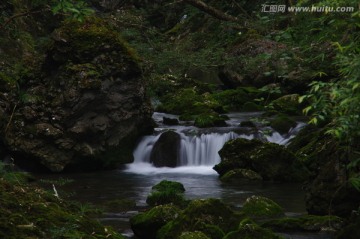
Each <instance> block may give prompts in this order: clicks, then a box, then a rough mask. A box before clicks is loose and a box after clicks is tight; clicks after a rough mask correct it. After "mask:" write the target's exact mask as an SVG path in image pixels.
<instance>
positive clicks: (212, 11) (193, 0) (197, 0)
mask: <svg viewBox="0 0 360 239" xmlns="http://www.w3.org/2000/svg"><path fill="white" fill-rule="evenodd" d="M183 1H184V2H185V3H187V4H190V5H191V6H193V7H196V8H198V9H200V10H201V11H203V12H206V13H207V14H209V15H211V16H213V17H215V18H217V19H219V20H223V21H228V22H238V19H237V18H236V17H234V16H231V15H229V14H226V13H224V12H222V11H220V10H218V9H216V8H214V7H211V6H209V5H207V4H206V3H204V2H203V1H201V0H183Z"/></svg>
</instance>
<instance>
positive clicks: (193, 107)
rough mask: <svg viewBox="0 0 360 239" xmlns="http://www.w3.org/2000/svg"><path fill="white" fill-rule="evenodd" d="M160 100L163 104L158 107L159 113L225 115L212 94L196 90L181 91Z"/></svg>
mask: <svg viewBox="0 0 360 239" xmlns="http://www.w3.org/2000/svg"><path fill="white" fill-rule="evenodd" d="M160 100H161V102H162V104H161V105H159V106H158V107H157V111H161V112H166V113H172V114H178V115H183V114H188V115H194V116H195V115H200V114H203V113H212V112H218V113H224V109H223V108H222V106H221V104H220V103H219V102H217V101H216V100H215V99H214V98H213V97H212V95H211V94H209V93H204V94H200V93H199V92H198V91H197V90H196V89H194V88H186V89H181V90H179V91H177V92H176V93H173V94H168V95H165V96H164V97H162V98H161V99H160Z"/></svg>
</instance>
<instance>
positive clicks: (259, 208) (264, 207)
mask: <svg viewBox="0 0 360 239" xmlns="http://www.w3.org/2000/svg"><path fill="white" fill-rule="evenodd" d="M242 212H244V213H245V214H246V215H247V216H249V217H251V218H257V219H258V218H273V217H281V216H284V210H283V209H282V208H281V207H280V206H279V205H278V204H277V203H276V202H274V201H272V200H271V199H269V198H265V197H261V196H251V197H249V198H247V199H246V201H245V203H244V205H243V207H242Z"/></svg>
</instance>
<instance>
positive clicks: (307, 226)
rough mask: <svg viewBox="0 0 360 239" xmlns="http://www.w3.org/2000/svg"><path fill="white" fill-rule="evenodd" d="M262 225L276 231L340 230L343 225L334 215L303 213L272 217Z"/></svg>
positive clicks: (341, 220) (342, 221)
mask: <svg viewBox="0 0 360 239" xmlns="http://www.w3.org/2000/svg"><path fill="white" fill-rule="evenodd" d="M262 226H263V227H266V228H270V229H272V230H274V231H277V232H299V231H307V232H319V231H326V230H327V231H328V230H340V229H341V228H343V226H344V220H343V219H341V218H339V217H336V216H314V215H304V216H301V217H285V218H280V219H272V220H269V221H266V222H264V223H263V224H262Z"/></svg>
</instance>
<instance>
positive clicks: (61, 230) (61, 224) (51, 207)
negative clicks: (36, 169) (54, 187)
mask: <svg viewBox="0 0 360 239" xmlns="http://www.w3.org/2000/svg"><path fill="white" fill-rule="evenodd" d="M0 203H1V208H0V215H1V216H0V237H1V238H9V239H16V238H54V239H56V238H79V236H80V237H86V238H94V239H95V238H105V237H107V236H109V237H110V238H115V239H121V238H123V237H122V236H121V235H119V234H117V233H116V232H114V231H113V230H112V229H111V228H105V227H104V226H103V225H101V224H100V223H99V222H97V221H95V220H92V219H90V218H89V216H88V214H87V212H85V211H84V210H82V209H81V208H80V207H79V206H78V205H77V204H74V203H70V202H67V201H65V200H61V199H59V198H57V197H55V196H53V195H52V194H50V193H48V192H45V191H43V190H42V189H40V188H37V187H32V186H29V185H26V184H18V183H16V184H12V183H9V182H7V181H6V180H4V179H3V178H0Z"/></svg>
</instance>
